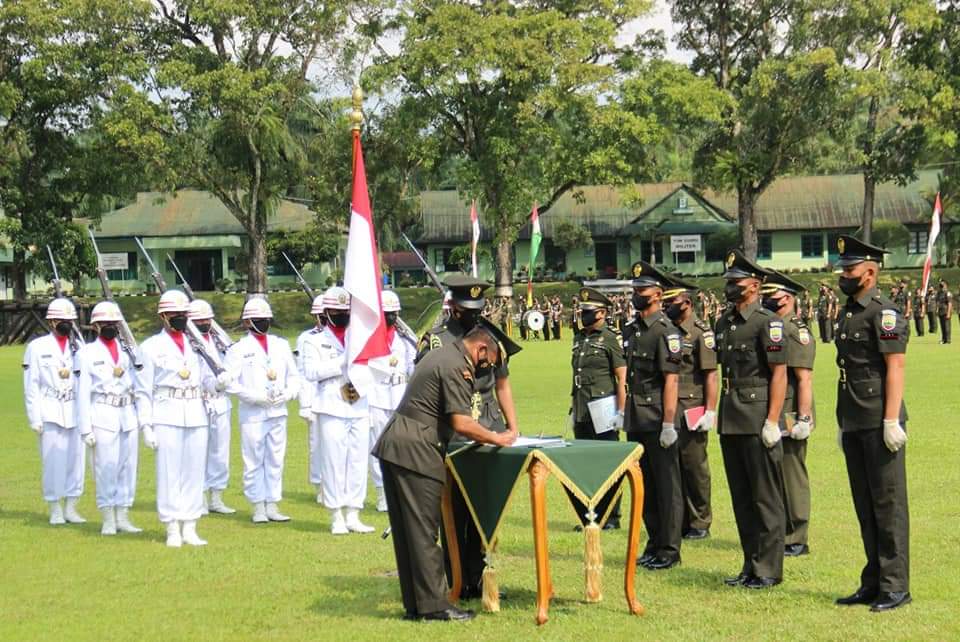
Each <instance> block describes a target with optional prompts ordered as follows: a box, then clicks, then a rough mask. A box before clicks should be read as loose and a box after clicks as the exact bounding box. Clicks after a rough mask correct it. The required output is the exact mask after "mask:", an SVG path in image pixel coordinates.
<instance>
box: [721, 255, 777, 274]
mask: <svg viewBox="0 0 960 642" xmlns="http://www.w3.org/2000/svg"><path fill="white" fill-rule="evenodd" d="M724 265H725V267H726V271H725V272H724V273H723V278H725V279H737V280H739V279H750V278H753V279H760V280H761V281H763V279H764V277H766V276H767V271H766V270H764V269H763V268H762V267H760V266H759V265H757V263H756V262H755V261H751V260H750V259H748V258H747V257H746V256H744V254H743V252H741V251H740V250H730V251H729V252H727V259H726V262H725V263H724Z"/></svg>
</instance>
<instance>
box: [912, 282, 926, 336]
mask: <svg viewBox="0 0 960 642" xmlns="http://www.w3.org/2000/svg"><path fill="white" fill-rule="evenodd" d="M911 304H912V305H911V307H912V308H913V326H914V327H915V328H916V330H917V336H918V337H922V336H923V317H924V316H925V315H926V314H927V304H926V301H924V298H923V290H921V289H920V288H917V289H916V290H914V292H913V301H911Z"/></svg>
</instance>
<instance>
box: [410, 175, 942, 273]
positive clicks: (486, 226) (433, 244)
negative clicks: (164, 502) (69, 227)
mask: <svg viewBox="0 0 960 642" xmlns="http://www.w3.org/2000/svg"><path fill="white" fill-rule="evenodd" d="M936 189H937V172H935V171H921V172H919V173H918V176H917V180H915V181H913V182H911V183H909V184H907V185H904V186H899V185H896V184H893V183H887V184H883V185H878V186H877V190H876V197H875V205H874V207H875V210H874V211H875V217H876V219H889V220H894V221H897V222H899V223H902V224H903V225H904V226H905V227H906V228H907V230H908V232H909V241H908V243H906V244H905V245H903V246H898V247H890V248H888V249H889V250H890V251H891V254H890V256H889V258H888V261H887V266H888V267H916V266H920V265H922V264H923V259H924V256H925V255H926V249H927V234H928V228H929V225H930V222H929V221H930V212H931V210H932V206H931V204H930V201H929V200H928V199H929V198H930V197H931V195H932V194H933V193H934V192H936ZM469 208H470V205H469V199H466V198H464V197H461V196H460V195H459V194H458V193H457V192H454V191H434V192H424V193H423V194H422V195H421V211H422V219H423V220H422V224H423V233H422V234H421V236H420V237H419V239H418V242H417V245H418V246H420V248H421V249H422V250H423V251H424V253H425V255H426V257H427V260H428V261H430V263H431V264H432V266H433V267H434V269H435V270H437V271H438V272H445V271H453V270H457V269H458V266H456V265H452V264H450V262H449V257H450V253H451V251H452V250H453V249H454V248H455V247H457V246H460V245H463V244H465V243H468V242H469V238H470V220H469V214H468V213H469ZM862 208H863V178H862V176H861V175H859V174H849V175H840V176H795V177H785V178H781V179H779V180H777V181H775V182H774V183H773V184H772V185H771V186H770V187H769V188H767V190H766V191H765V192H764V193H763V195H762V196H761V197H760V199H759V200H758V202H757V204H756V210H755V211H756V219H757V229H758V252H757V254H758V257H757V258H758V259H759V261H760V263H761V264H762V265H765V266H770V267H773V268H777V269H780V270H821V269H826V268H829V267H830V266H832V264H833V263H834V261H835V259H836V238H837V237H838V236H839V235H840V234H848V233H854V232H855V231H856V230H857V229H858V228H859V226H860V217H861V212H862ZM562 221H570V222H572V223H574V224H577V225H581V226H583V227H585V228H586V229H587V230H589V232H590V235H591V237H592V238H593V245H592V247H581V248H573V249H570V250H567V251H565V250H563V249H561V248H559V247H557V246H556V245H554V243H553V232H554V229H555V228H556V226H557V225H558V224H559V223H561V222H562ZM480 223H481V243H482V244H483V245H484V247H485V248H486V249H487V250H488V252H489V253H490V255H491V256H492V255H493V254H494V253H495V248H494V247H493V246H492V242H493V237H494V230H493V228H492V226H491V222H490V221H487V220H485V219H484V216H483V212H482V211H481V213H480ZM945 224H947V225H948V224H949V221H945ZM540 227H541V230H542V233H543V237H544V240H543V244H542V246H541V250H540V256H539V257H538V259H537V266H538V271H540V270H542V271H543V275H544V276H545V277H546V278H551V277H552V278H562V277H567V276H571V275H572V276H577V277H587V278H595V277H597V278H598V277H605V276H616V275H625V274H626V273H627V272H628V271H629V267H630V265H631V264H632V263H633V262H634V261H636V260H638V259H643V260H647V261H651V260H652V261H654V262H656V263H657V264H658V265H662V266H665V267H667V268H670V269H672V270H676V271H677V272H679V273H682V274H690V275H702V274H717V273H720V272H721V271H722V268H723V257H724V253H725V252H726V250H727V249H729V247H731V246H732V245H734V244H736V230H737V197H736V194H733V193H718V192H713V191H711V190H696V189H694V188H693V187H691V186H690V185H688V184H686V183H647V184H639V185H634V186H630V187H629V188H627V189H624V188H620V187H613V186H585V187H579V188H575V190H573V191H571V192H568V193H567V194H565V195H563V196H562V197H561V198H560V199H558V201H557V202H556V203H555V204H554V205H553V207H551V208H550V210H548V211H547V212H546V213H544V214H541V216H540ZM529 238H530V225H529V224H527V225H526V226H524V228H523V229H522V230H521V231H520V234H519V239H518V242H517V243H516V244H515V245H514V252H513V261H514V274H515V276H517V275H518V271H519V270H520V267H521V266H524V265H526V264H527V263H528V260H529V247H530V245H529V242H528V241H529ZM481 272H482V274H481V276H483V277H485V278H488V279H492V277H493V265H492V262H491V261H490V260H489V259H487V260H486V261H485V265H483V266H482V269H481Z"/></svg>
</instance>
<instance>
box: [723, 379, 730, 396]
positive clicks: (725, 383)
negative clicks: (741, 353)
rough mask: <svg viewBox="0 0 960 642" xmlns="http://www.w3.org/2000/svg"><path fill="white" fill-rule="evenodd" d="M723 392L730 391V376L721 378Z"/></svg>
mask: <svg viewBox="0 0 960 642" xmlns="http://www.w3.org/2000/svg"><path fill="white" fill-rule="evenodd" d="M723 392H730V377H724V378H723Z"/></svg>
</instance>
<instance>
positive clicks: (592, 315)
mask: <svg viewBox="0 0 960 642" xmlns="http://www.w3.org/2000/svg"><path fill="white" fill-rule="evenodd" d="M598 312H599V311H598V310H584V311H583V312H581V313H580V323H582V324H583V327H585V328H589V327H590V326H592V325H593V324H594V323H596V322H597V313H598Z"/></svg>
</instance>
